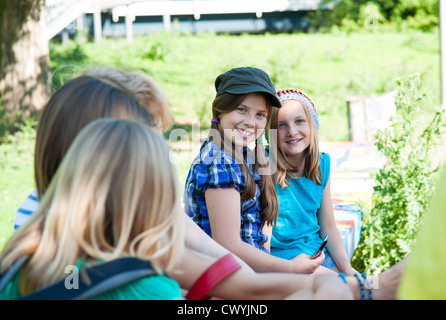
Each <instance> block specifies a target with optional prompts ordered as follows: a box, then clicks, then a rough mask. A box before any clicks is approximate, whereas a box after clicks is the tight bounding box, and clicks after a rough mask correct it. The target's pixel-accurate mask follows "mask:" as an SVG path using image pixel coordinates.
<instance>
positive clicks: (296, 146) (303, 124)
mask: <svg viewBox="0 0 446 320" xmlns="http://www.w3.org/2000/svg"><path fill="white" fill-rule="evenodd" d="M304 108H305V107H304V106H303V105H302V103H301V102H300V101H298V100H285V101H283V102H282V108H280V111H279V115H278V119H279V126H278V129H279V141H280V144H281V145H282V149H283V151H284V152H285V154H286V155H287V157H288V158H289V159H290V160H291V159H293V158H294V159H295V160H297V159H300V157H301V156H302V155H303V152H304V151H305V150H306V149H307V148H308V146H309V145H310V142H311V128H310V123H309V120H308V117H307V113H306V112H305V110H304Z"/></svg>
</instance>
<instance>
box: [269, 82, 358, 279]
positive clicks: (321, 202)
mask: <svg viewBox="0 0 446 320" xmlns="http://www.w3.org/2000/svg"><path fill="white" fill-rule="evenodd" d="M277 96H278V98H279V100H280V101H281V102H282V108H281V109H280V110H277V111H276V110H275V111H274V112H273V116H272V120H271V130H276V133H277V134H276V135H275V137H276V139H272V138H271V139H270V140H272V141H270V143H271V148H272V149H277V170H276V173H275V180H276V192H277V197H278V199H279V204H280V205H279V214H278V219H277V224H276V225H275V226H274V228H272V237H271V243H270V246H271V254H273V255H274V256H277V257H280V258H283V259H292V258H294V257H295V256H297V255H300V254H305V255H307V256H308V257H310V256H311V255H313V254H314V253H315V252H316V251H317V249H318V247H319V246H320V245H321V243H322V239H323V238H325V237H326V236H328V239H329V240H328V245H327V248H328V250H327V248H324V253H321V255H323V256H325V257H324V262H323V263H322V265H321V266H322V268H319V269H318V270H317V272H320V271H327V269H331V270H333V271H338V272H339V271H342V272H343V273H345V274H347V275H354V274H355V273H356V271H355V270H354V269H353V268H352V267H351V265H350V260H349V259H348V256H347V253H346V251H345V248H344V245H343V242H342V239H341V236H340V234H339V231H338V229H337V227H336V223H335V219H334V214H333V205H332V200H331V193H330V156H329V154H327V153H321V152H320V151H319V139H318V129H319V117H318V114H317V112H316V108H315V107H314V104H313V102H312V101H311V100H310V98H308V96H307V95H306V94H305V93H303V92H302V91H301V90H299V89H295V88H287V89H281V90H278V91H277Z"/></svg>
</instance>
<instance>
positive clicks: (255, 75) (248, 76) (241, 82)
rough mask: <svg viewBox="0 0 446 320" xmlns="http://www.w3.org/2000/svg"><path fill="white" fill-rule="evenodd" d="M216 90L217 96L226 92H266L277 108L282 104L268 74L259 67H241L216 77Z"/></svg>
mask: <svg viewBox="0 0 446 320" xmlns="http://www.w3.org/2000/svg"><path fill="white" fill-rule="evenodd" d="M215 90H217V95H216V96H217V97H218V96H219V95H221V94H222V93H225V92H227V93H232V94H246V93H252V92H265V93H268V94H269V95H270V96H271V102H272V104H273V106H275V107H277V108H280V107H281V106H282V104H281V103H280V100H279V98H278V97H277V95H276V89H274V86H273V83H272V82H271V79H270V78H269V76H268V74H267V73H266V72H265V71H263V70H261V69H257V68H252V67H241V68H234V69H231V70H229V71H226V72H225V73H222V74H221V75H219V76H218V77H217V79H215Z"/></svg>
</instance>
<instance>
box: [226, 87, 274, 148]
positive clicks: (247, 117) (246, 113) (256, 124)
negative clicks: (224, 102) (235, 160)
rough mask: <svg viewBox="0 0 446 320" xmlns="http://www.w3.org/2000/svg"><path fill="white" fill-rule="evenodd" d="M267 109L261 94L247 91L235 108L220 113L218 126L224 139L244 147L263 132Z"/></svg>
mask: <svg viewBox="0 0 446 320" xmlns="http://www.w3.org/2000/svg"><path fill="white" fill-rule="evenodd" d="M267 115H268V109H267V107H266V101H265V98H264V97H263V96H262V95H261V94H257V93H249V94H247V95H246V97H245V98H244V99H243V101H242V102H241V103H240V105H239V106H237V107H236V108H235V110H233V111H231V112H228V113H224V114H221V115H220V128H221V129H222V130H223V134H224V136H225V140H226V139H229V140H226V141H232V142H233V143H234V145H235V146H238V147H246V146H248V145H249V144H250V143H252V142H254V141H255V140H256V139H257V138H258V137H259V136H260V135H261V134H263V132H264V130H265V128H266V124H267Z"/></svg>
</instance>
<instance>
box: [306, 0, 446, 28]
mask: <svg viewBox="0 0 446 320" xmlns="http://www.w3.org/2000/svg"><path fill="white" fill-rule="evenodd" d="M322 4H323V6H325V5H327V4H331V5H333V9H332V10H319V11H318V12H317V13H316V14H313V15H312V19H311V20H312V22H313V25H314V26H320V25H325V26H337V27H341V28H342V29H344V30H346V31H356V30H359V29H364V28H365V29H369V30H375V29H377V28H380V27H383V26H387V27H389V26H390V27H392V28H395V29H396V30H401V29H407V28H409V29H416V30H421V31H431V30H433V29H434V28H435V27H436V26H438V22H439V20H438V0H422V1H420V0H396V1H388V0H342V1H332V0H323V1H322Z"/></svg>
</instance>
